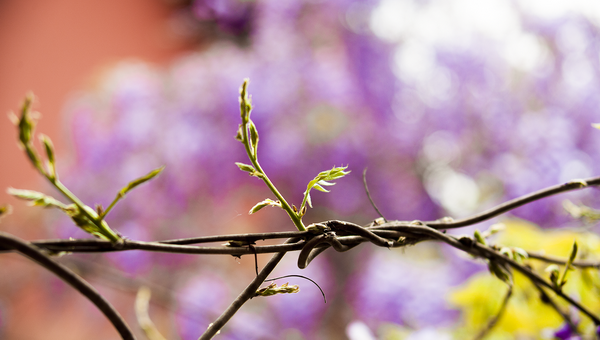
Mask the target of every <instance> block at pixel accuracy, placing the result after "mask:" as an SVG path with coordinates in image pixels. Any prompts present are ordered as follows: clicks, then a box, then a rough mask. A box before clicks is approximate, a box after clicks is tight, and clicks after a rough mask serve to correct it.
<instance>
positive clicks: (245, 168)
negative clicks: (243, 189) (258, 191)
mask: <svg viewBox="0 0 600 340" xmlns="http://www.w3.org/2000/svg"><path fill="white" fill-rule="evenodd" d="M235 165H237V166H238V168H240V170H242V171H246V172H247V173H248V174H249V175H250V176H253V177H259V178H262V174H261V173H260V172H258V171H256V169H254V167H253V166H252V165H248V164H244V163H240V162H235Z"/></svg>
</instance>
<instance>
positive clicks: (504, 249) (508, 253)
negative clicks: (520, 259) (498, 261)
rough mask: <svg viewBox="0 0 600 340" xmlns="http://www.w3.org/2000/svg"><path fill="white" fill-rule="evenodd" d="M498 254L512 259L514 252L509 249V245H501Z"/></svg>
mask: <svg viewBox="0 0 600 340" xmlns="http://www.w3.org/2000/svg"><path fill="white" fill-rule="evenodd" d="M500 254H502V255H504V256H506V257H508V258H510V259H512V258H514V253H513V251H512V249H510V248H509V247H502V248H501V249H500Z"/></svg>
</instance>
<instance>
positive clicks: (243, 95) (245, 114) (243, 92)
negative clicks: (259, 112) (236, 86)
mask: <svg viewBox="0 0 600 340" xmlns="http://www.w3.org/2000/svg"><path fill="white" fill-rule="evenodd" d="M249 81H250V79H248V78H246V79H244V83H242V87H241V88H240V113H241V116H242V123H243V124H244V125H245V124H246V123H247V122H248V120H249V119H250V111H252V104H251V102H252V99H251V98H250V97H249V96H248V82H249Z"/></svg>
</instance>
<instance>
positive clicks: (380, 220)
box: [373, 217, 385, 226]
mask: <svg viewBox="0 0 600 340" xmlns="http://www.w3.org/2000/svg"><path fill="white" fill-rule="evenodd" d="M384 223H385V218H383V217H377V218H376V219H375V220H374V221H373V225H374V226H375V225H382V224H384Z"/></svg>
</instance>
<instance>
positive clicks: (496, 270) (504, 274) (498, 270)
mask: <svg viewBox="0 0 600 340" xmlns="http://www.w3.org/2000/svg"><path fill="white" fill-rule="evenodd" d="M488 269H489V270H490V272H491V273H492V274H493V275H494V276H496V277H497V278H499V279H500V280H502V281H503V282H505V283H507V284H508V285H510V286H512V278H511V273H510V271H509V270H508V269H506V268H505V267H504V266H502V265H501V264H499V263H496V262H493V261H490V262H489V263H488Z"/></svg>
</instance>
